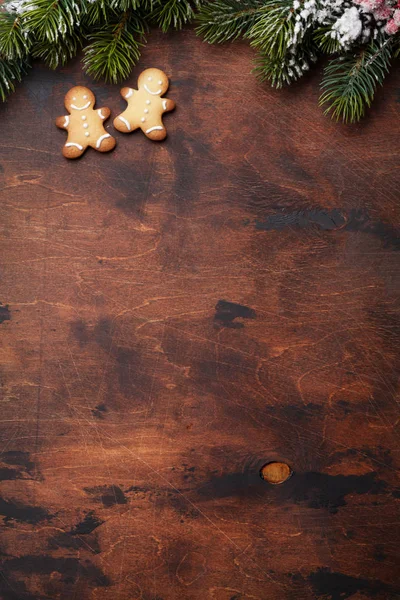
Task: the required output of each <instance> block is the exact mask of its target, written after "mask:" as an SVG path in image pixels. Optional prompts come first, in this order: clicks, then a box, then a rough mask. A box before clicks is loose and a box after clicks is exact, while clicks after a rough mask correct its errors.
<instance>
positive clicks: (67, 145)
mask: <svg viewBox="0 0 400 600" xmlns="http://www.w3.org/2000/svg"><path fill="white" fill-rule="evenodd" d="M69 146H76V147H77V148H79V150H83V146H81V145H80V144H75V142H68V144H65V147H66V148H68V147H69Z"/></svg>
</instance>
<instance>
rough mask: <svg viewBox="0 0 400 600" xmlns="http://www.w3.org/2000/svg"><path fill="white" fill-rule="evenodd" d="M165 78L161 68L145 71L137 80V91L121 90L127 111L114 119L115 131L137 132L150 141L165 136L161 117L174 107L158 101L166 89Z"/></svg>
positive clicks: (165, 132) (171, 104)
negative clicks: (139, 131)
mask: <svg viewBox="0 0 400 600" xmlns="http://www.w3.org/2000/svg"><path fill="white" fill-rule="evenodd" d="M168 85H169V82H168V77H167V76H166V74H165V73H163V71H160V69H146V70H145V71H143V73H141V75H140V76H139V79H138V88H139V89H138V90H134V89H132V88H129V87H126V88H122V90H121V95H122V96H123V97H124V98H125V100H126V101H127V103H128V106H127V108H126V110H125V111H124V112H123V113H121V114H120V115H118V117H116V118H115V119H114V127H115V129H118V131H122V132H123V133H128V132H130V131H134V130H135V129H139V127H140V129H141V130H142V131H143V133H144V134H145V135H146V136H147V137H148V138H150V139H151V140H156V141H161V140H163V139H164V138H165V137H166V136H167V131H166V129H165V127H164V125H163V122H162V119H161V116H162V114H163V113H165V112H169V111H170V110H173V109H174V108H175V102H174V101H173V100H169V99H168V98H161V96H162V95H163V94H165V92H166V91H167V89H168Z"/></svg>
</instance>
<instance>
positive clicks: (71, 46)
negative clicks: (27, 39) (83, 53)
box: [32, 34, 82, 69]
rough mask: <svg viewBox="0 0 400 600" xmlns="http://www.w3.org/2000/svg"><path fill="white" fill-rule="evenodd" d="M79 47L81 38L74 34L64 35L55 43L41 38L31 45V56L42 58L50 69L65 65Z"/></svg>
mask: <svg viewBox="0 0 400 600" xmlns="http://www.w3.org/2000/svg"><path fill="white" fill-rule="evenodd" d="M81 47H82V39H81V38H80V37H79V36H77V35H76V34H72V35H70V36H68V37H67V36H65V37H64V38H63V39H62V40H59V42H58V43H57V44H52V43H50V42H48V41H47V40H42V41H40V42H36V43H35V44H34V45H33V48H32V57H33V58H39V59H41V60H43V62H44V63H45V64H46V65H47V66H48V67H50V69H56V68H57V67H62V66H64V65H66V64H67V62H68V61H69V60H70V59H71V58H73V57H74V56H75V55H76V54H77V52H78V50H80V48H81Z"/></svg>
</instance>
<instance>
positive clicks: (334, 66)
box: [320, 38, 393, 123]
mask: <svg viewBox="0 0 400 600" xmlns="http://www.w3.org/2000/svg"><path fill="white" fill-rule="evenodd" d="M392 46H393V38H386V40H384V39H383V38H380V39H379V40H376V41H372V42H370V44H369V45H368V46H367V47H366V48H361V49H360V50H359V51H358V52H357V53H349V54H348V55H347V56H345V57H340V56H339V57H338V58H335V59H333V60H332V61H331V62H330V63H329V65H328V66H327V67H326V68H325V70H324V78H323V81H322V86H321V88H322V89H323V90H324V92H323V94H322V95H321V97H320V105H324V104H328V108H327V109H326V110H325V114H328V113H331V116H332V118H334V119H336V120H339V119H342V120H343V121H344V122H345V123H347V122H350V123H353V122H355V121H359V120H360V119H361V117H363V116H364V113H365V109H366V108H367V107H369V106H370V105H371V102H372V100H373V98H374V95H375V91H376V88H377V86H378V85H382V84H383V81H384V79H385V76H386V74H387V73H388V71H389V68H390V62H391V55H392Z"/></svg>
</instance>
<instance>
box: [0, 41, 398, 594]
mask: <svg viewBox="0 0 400 600" xmlns="http://www.w3.org/2000/svg"><path fill="white" fill-rule="evenodd" d="M251 60H252V51H251V50H250V49H249V48H248V47H247V46H246V45H239V44H238V45H235V46H234V47H233V48H229V47H211V46H208V45H206V44H204V43H202V42H201V41H200V40H198V39H196V37H195V35H194V33H193V32H191V31H186V32H183V33H179V34H173V35H170V36H162V35H158V34H153V35H152V36H151V38H150V43H149V46H148V47H147V48H146V49H145V51H144V54H143V58H142V60H141V63H140V67H138V68H137V69H136V70H135V72H134V73H133V74H132V78H131V79H130V80H129V83H131V84H132V85H133V84H136V78H137V75H138V74H139V72H140V71H141V70H142V69H144V68H146V67H148V66H157V67H160V68H162V69H164V70H165V71H166V72H167V73H168V74H169V76H170V77H171V78H172V85H171V88H170V90H169V92H168V96H169V97H170V98H173V99H174V100H176V102H177V106H178V108H177V111H176V112H175V113H174V114H171V115H167V116H166V125H167V129H168V132H169V137H168V139H167V140H166V142H165V143H162V144H156V143H152V142H150V141H149V140H148V139H146V138H145V137H144V136H143V135H141V134H140V133H136V134H133V135H131V136H126V135H122V134H118V132H117V133H116V137H117V140H118V146H117V149H116V150H115V151H114V152H113V153H111V154H109V155H99V154H98V153H96V152H94V151H91V150H88V152H87V153H86V154H85V155H84V157H83V159H81V160H79V161H75V162H73V161H69V162H68V161H67V160H65V159H64V158H63V157H62V155H61V148H62V145H63V143H64V141H65V133H64V132H61V131H58V130H57V129H56V127H55V125H54V119H55V118H56V117H57V116H59V115H62V114H64V107H63V98H64V94H65V93H66V91H67V90H68V89H69V87H70V86H72V85H75V84H84V85H89V87H91V88H92V89H93V90H94V92H95V93H96V96H97V103H98V106H109V107H110V108H111V109H112V111H113V115H116V114H118V113H119V112H120V111H121V109H122V108H123V106H124V102H123V101H122V99H121V98H120V96H119V87H118V86H112V85H110V86H106V85H103V84H100V83H98V84H93V82H92V81H90V79H89V78H87V77H85V76H84V75H83V74H82V72H81V68H80V65H79V62H78V61H77V62H76V63H75V64H74V65H72V66H70V67H68V68H66V69H64V70H62V71H59V72H56V73H52V72H49V71H48V70H46V69H44V68H41V67H39V66H37V67H35V68H34V69H33V71H32V72H31V73H30V75H29V76H28V77H27V79H26V81H25V83H24V84H23V85H22V86H21V87H20V88H19V90H18V92H17V93H16V94H15V95H14V96H13V97H12V98H11V99H10V101H9V102H8V103H7V104H6V105H3V106H1V108H0V119H1V142H0V164H1V174H0V177H1V179H0V182H1V188H0V210H1V225H2V235H1V245H2V249H1V257H2V258H1V261H2V266H1V298H0V300H1V302H2V305H1V306H0V315H1V321H2V324H1V326H0V333H1V342H2V354H1V392H2V400H1V452H2V454H1V461H2V462H1V465H0V467H1V475H2V482H1V485H0V513H1V515H2V521H3V527H2V535H1V541H0V544H1V545H0V550H1V559H2V563H3V566H2V577H1V579H0V597H1V600H20V599H21V600H49V599H51V600H58V599H60V600H111V599H112V600H137V599H142V600H178V599H179V600H181V599H182V600H183V599H188V600H197V599H198V600H204V599H210V600H254V599H257V600H313V599H317V600H343V599H347V598H351V599H352V600H366V599H369V598H373V599H374V600H387V599H392V598H399V597H400V586H399V583H398V581H396V579H397V574H396V567H395V565H396V555H397V557H398V546H399V536H398V533H399V532H398V517H399V513H398V510H397V508H398V503H399V497H400V489H399V481H398V479H397V470H396V469H397V468H398V464H399V454H398V445H397V437H396V435H398V425H399V413H398V410H397V405H396V394H397V391H398V375H399V366H400V355H399V323H400V321H399V304H398V300H399V260H398V257H399V249H400V237H399V219H398V217H399V192H398V190H399V177H398V172H399V171H398V165H399V162H398V148H399V146H398V140H399V126H398V123H399V119H398V116H399V115H398V104H396V90H397V89H398V87H399V83H400V78H399V76H398V75H396V76H394V77H393V78H392V79H391V80H390V81H389V83H388V87H387V88H386V90H385V93H383V92H380V94H379V98H378V101H377V104H376V105H375V109H374V110H373V112H372V115H371V117H369V118H368V119H367V120H366V121H364V122H363V123H362V124H361V125H359V126H356V127H348V128H346V127H343V126H341V125H336V124H334V123H331V122H330V121H329V120H327V119H326V118H325V117H323V115H322V113H321V111H320V109H319V108H318V107H317V104H316V101H317V97H318V88H317V83H318V79H319V77H320V72H318V69H317V72H316V73H315V74H314V75H312V76H311V77H310V79H308V80H306V81H304V82H302V83H300V84H299V85H297V86H294V87H293V88H292V89H290V90H287V91H282V92H277V91H273V90H271V89H269V88H268V87H267V86H264V85H261V84H259V83H257V82H256V80H255V79H254V77H253V76H252V75H251V74H250V69H251ZM107 128H108V130H109V131H113V129H112V125H108V127H107ZM270 461H278V462H285V463H287V464H288V465H290V467H291V468H292V469H293V471H294V474H293V475H292V477H290V479H288V480H287V481H286V482H285V483H283V484H282V485H270V484H269V483H268V482H267V481H265V480H263V479H262V478H261V477H260V469H261V467H262V466H263V465H265V464H266V463H268V462H270Z"/></svg>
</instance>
